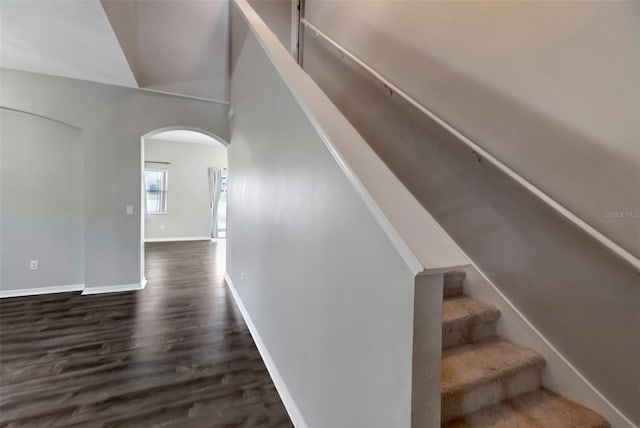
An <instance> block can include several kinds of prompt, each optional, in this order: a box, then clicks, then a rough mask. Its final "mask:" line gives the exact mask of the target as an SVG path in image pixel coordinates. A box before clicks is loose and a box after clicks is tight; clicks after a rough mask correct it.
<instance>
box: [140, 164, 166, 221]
mask: <svg viewBox="0 0 640 428" xmlns="http://www.w3.org/2000/svg"><path fill="white" fill-rule="evenodd" d="M144 185H145V190H146V194H147V212H148V213H149V214H166V213H167V170H165V169H145V170H144Z"/></svg>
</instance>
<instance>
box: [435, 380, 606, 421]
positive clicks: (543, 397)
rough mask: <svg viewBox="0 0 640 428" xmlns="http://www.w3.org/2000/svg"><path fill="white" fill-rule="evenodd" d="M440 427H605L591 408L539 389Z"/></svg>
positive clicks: (600, 418) (601, 419)
mask: <svg viewBox="0 0 640 428" xmlns="http://www.w3.org/2000/svg"><path fill="white" fill-rule="evenodd" d="M443 427H444V428H489V427H491V428H577V427H580V428H583V427H584V428H607V427H609V424H608V423H607V421H606V420H605V419H604V418H603V417H602V416H600V415H599V414H597V413H595V412H594V411H592V410H590V409H588V408H586V407H583V406H581V405H579V404H577V403H574V402H573V401H570V400H567V399H566V398H564V397H561V396H559V395H556V394H554V393H552V392H550V391H547V390H544V389H539V390H537V391H533V392H529V393H526V394H522V395H519V396H517V397H515V398H513V399H510V400H506V401H503V402H501V403H499V404H496V405H493V406H489V407H486V408H484V409H481V410H478V411H477V412H474V413H471V414H469V415H466V416H464V417H461V418H458V419H455V420H453V421H450V422H447V423H445V424H443Z"/></svg>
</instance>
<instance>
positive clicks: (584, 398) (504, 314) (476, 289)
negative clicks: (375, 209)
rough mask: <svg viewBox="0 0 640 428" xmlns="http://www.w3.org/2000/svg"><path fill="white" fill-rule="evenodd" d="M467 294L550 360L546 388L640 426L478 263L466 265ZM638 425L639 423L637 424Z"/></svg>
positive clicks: (503, 330) (618, 424)
mask: <svg viewBox="0 0 640 428" xmlns="http://www.w3.org/2000/svg"><path fill="white" fill-rule="evenodd" d="M465 271H466V272H467V280H466V281H465V285H464V287H465V288H464V294H467V295H469V296H470V297H474V298H477V299H480V300H483V301H485V302H487V303H491V304H492V305H494V306H496V307H497V308H498V309H499V310H500V319H499V320H498V331H497V333H498V335H499V336H502V337H504V338H505V339H508V340H511V341H513V342H517V343H519V344H521V345H524V346H527V347H529V348H531V349H534V350H536V351H537V352H539V353H540V354H541V355H542V356H543V357H544V358H545V360H546V365H545V368H544V370H543V372H542V384H543V386H544V387H545V388H547V389H549V390H551V391H554V392H556V393H558V394H560V395H563V396H564V397H566V398H568V399H570V400H573V401H575V402H577V403H580V404H582V405H583V406H586V407H589V408H590V409H592V410H594V411H596V412H598V413H600V414H601V415H602V416H603V417H605V418H606V419H607V420H608V421H609V424H610V425H611V426H612V427H615V428H623V427H636V425H634V424H633V422H631V420H629V418H627V417H626V416H625V415H624V414H623V413H622V412H621V411H620V410H619V409H617V408H616V407H615V406H614V405H613V404H612V403H611V402H610V401H609V400H607V398H606V397H605V396H604V395H602V394H601V393H600V391H598V390H597V389H596V388H595V387H594V386H593V385H592V384H591V382H589V381H588V380H587V379H586V378H585V377H584V376H582V374H580V372H579V371H578V370H577V369H576V368H575V367H574V366H573V364H571V363H570V362H569V361H568V360H567V359H566V358H565V357H564V356H563V355H562V354H561V353H560V352H559V351H558V350H557V349H556V348H555V347H554V346H553V345H552V344H551V343H550V342H549V341H548V340H547V339H546V338H545V337H544V336H543V335H542V333H540V332H539V331H538V330H537V329H536V328H535V327H534V326H533V324H532V323H531V322H529V320H528V319H527V318H526V317H525V316H524V315H523V314H522V312H520V311H519V310H518V309H517V308H516V307H515V306H514V305H513V303H511V301H510V300H509V299H508V298H507V297H506V296H505V295H504V294H502V292H500V290H499V289H498V288H497V287H496V286H495V284H493V283H492V282H491V281H490V280H489V278H487V277H486V275H484V274H483V273H482V272H481V271H480V270H479V269H478V268H477V266H475V265H474V266H473V267H469V268H467V269H465ZM636 428H637V427H636Z"/></svg>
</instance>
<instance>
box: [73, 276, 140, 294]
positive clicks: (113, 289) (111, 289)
mask: <svg viewBox="0 0 640 428" xmlns="http://www.w3.org/2000/svg"><path fill="white" fill-rule="evenodd" d="M146 285H147V279H146V278H145V279H143V280H142V282H136V283H133V284H119V285H104V286H100V287H85V289H84V291H83V292H82V295H83V296H84V295H87V294H102V293H122V292H125V291H139V290H142V289H143V288H144V287H146Z"/></svg>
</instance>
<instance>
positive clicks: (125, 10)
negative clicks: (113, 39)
mask: <svg viewBox="0 0 640 428" xmlns="http://www.w3.org/2000/svg"><path fill="white" fill-rule="evenodd" d="M101 5H102V7H103V8H104V11H105V12H106V14H107V17H108V18H109V22H110V24H111V26H112V27H113V30H114V32H115V34H116V36H117V38H118V41H119V42H120V46H121V47H122V51H123V52H124V55H125V56H126V58H127V61H128V63H129V66H130V67H131V70H132V71H133V74H134V75H135V78H136V81H137V83H138V85H139V86H140V87H143V88H150V89H157V90H161V91H167V92H175V93H182V94H188V95H194V96H197V97H206V98H213V99H218V100H228V99H229V62H228V60H229V6H228V2H227V1H224V0H208V1H201V0H163V1H150V2H149V1H121V0H102V1H101Z"/></svg>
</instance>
